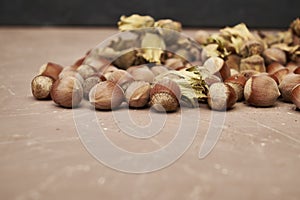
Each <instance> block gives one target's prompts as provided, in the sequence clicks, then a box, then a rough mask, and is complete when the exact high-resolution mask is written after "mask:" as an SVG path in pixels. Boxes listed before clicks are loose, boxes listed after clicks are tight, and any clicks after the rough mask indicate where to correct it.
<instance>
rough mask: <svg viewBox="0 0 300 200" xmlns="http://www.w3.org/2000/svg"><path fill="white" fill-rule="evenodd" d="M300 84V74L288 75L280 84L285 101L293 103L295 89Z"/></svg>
mask: <svg viewBox="0 0 300 200" xmlns="http://www.w3.org/2000/svg"><path fill="white" fill-rule="evenodd" d="M299 83H300V74H288V75H286V76H285V77H284V79H283V80H282V81H281V83H280V84H279V90H280V92H281V96H282V98H283V100H284V101H286V102H291V92H292V89H293V87H295V86H296V85H297V84H299Z"/></svg>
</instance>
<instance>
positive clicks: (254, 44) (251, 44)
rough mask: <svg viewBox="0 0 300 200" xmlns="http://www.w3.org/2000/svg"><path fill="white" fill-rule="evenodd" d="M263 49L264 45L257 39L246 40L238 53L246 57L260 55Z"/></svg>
mask: <svg viewBox="0 0 300 200" xmlns="http://www.w3.org/2000/svg"><path fill="white" fill-rule="evenodd" d="M263 51H264V46H263V45H262V43H261V42H259V41H257V40H249V41H247V42H246V43H245V44H244V45H243V46H242V47H241V49H240V54H241V55H242V56H243V57H244V58H246V57H249V56H253V55H260V54H261V53H262V52H263Z"/></svg>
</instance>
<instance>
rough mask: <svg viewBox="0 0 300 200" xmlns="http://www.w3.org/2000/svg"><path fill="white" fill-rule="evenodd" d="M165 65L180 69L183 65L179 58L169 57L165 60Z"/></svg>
mask: <svg viewBox="0 0 300 200" xmlns="http://www.w3.org/2000/svg"><path fill="white" fill-rule="evenodd" d="M165 66H166V67H168V68H169V69H174V70H177V69H180V68H182V67H183V66H184V63H183V61H182V59H181V58H169V59H167V60H165Z"/></svg>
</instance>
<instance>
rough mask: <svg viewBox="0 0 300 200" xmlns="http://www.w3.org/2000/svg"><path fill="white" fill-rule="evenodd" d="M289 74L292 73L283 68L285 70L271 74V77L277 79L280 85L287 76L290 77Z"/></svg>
mask: <svg viewBox="0 0 300 200" xmlns="http://www.w3.org/2000/svg"><path fill="white" fill-rule="evenodd" d="M289 73H290V71H289V70H288V69H287V68H283V69H280V70H277V71H276V72H274V73H273V74H270V76H271V77H272V78H275V81H276V82H277V84H278V85H279V84H280V83H281V81H282V80H283V79H284V77H285V76H286V75H288V74H289Z"/></svg>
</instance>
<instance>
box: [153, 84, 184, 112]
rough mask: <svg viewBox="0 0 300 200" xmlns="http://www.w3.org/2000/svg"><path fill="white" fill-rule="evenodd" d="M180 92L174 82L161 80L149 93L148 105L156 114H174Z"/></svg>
mask: <svg viewBox="0 0 300 200" xmlns="http://www.w3.org/2000/svg"><path fill="white" fill-rule="evenodd" d="M180 97H181V91H180V88H179V86H178V85H177V83H176V82H174V81H172V80H170V79H168V78H163V79H161V80H159V81H158V82H156V83H155V84H154V86H153V87H152V89H151V91H150V105H151V106H152V107H151V108H153V109H154V110H156V111H157V112H165V111H166V112H174V111H176V110H177V108H178V106H179V99H180Z"/></svg>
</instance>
